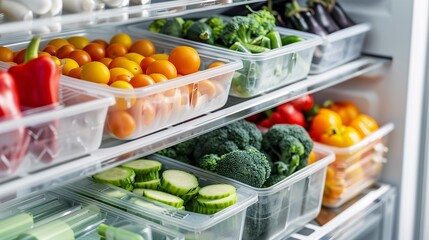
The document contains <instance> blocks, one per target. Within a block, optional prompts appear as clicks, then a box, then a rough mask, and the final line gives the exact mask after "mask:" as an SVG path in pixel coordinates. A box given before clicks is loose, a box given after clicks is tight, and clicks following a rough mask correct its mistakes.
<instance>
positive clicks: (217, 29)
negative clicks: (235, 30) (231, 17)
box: [205, 16, 225, 39]
mask: <svg viewBox="0 0 429 240" xmlns="http://www.w3.org/2000/svg"><path fill="white" fill-rule="evenodd" d="M205 23H206V24H207V25H209V27H211V28H212V30H213V35H214V37H215V39H218V38H220V36H221V35H222V31H223V28H224V27H225V24H224V22H223V19H222V18H221V17H220V16H212V17H210V18H209V19H207V20H206V21H205Z"/></svg>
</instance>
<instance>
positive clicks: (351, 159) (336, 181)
mask: <svg viewBox="0 0 429 240" xmlns="http://www.w3.org/2000/svg"><path fill="white" fill-rule="evenodd" d="M393 128H394V125H393V124H392V123H388V124H386V125H384V126H382V127H380V128H379V129H378V130H377V131H375V132H374V133H372V134H371V135H369V136H368V137H366V138H364V139H363V140H362V141H360V142H359V143H357V144H355V145H353V146H350V147H348V148H337V147H331V146H327V145H324V144H320V143H316V145H318V146H319V145H320V146H323V147H325V148H329V149H331V150H332V151H333V152H334V153H335V162H334V163H332V164H331V165H330V166H329V167H328V172H327V176H326V185H325V191H324V196H323V205H324V206H326V207H334V208H335V207H339V206H341V205H342V204H344V203H345V202H347V201H348V200H350V199H352V198H353V197H355V196H356V195H358V194H359V193H360V192H362V191H363V190H364V189H366V188H368V187H369V186H371V185H372V184H373V183H375V182H376V180H377V178H378V176H379V173H380V172H381V170H382V167H383V164H384V163H385V162H386V159H385V158H384V154H385V153H386V152H387V148H386V147H385V146H386V144H387V138H386V136H387V135H388V134H389V133H390V132H391V131H392V130H393Z"/></svg>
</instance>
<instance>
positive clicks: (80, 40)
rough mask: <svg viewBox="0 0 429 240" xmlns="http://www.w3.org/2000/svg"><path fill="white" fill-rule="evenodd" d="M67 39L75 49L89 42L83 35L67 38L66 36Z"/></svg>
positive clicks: (81, 47)
mask: <svg viewBox="0 0 429 240" xmlns="http://www.w3.org/2000/svg"><path fill="white" fill-rule="evenodd" d="M67 41H68V42H69V43H70V44H72V45H74V46H75V47H76V48H77V49H83V48H84V47H85V46H86V45H88V44H89V43H90V41H89V40H88V38H86V37H83V36H73V37H69V38H67Z"/></svg>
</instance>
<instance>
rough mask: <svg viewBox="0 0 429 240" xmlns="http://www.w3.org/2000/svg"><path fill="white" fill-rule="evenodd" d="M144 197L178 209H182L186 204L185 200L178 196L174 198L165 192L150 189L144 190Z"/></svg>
mask: <svg viewBox="0 0 429 240" xmlns="http://www.w3.org/2000/svg"><path fill="white" fill-rule="evenodd" d="M143 196H145V197H147V198H150V199H153V200H156V201H159V202H162V203H165V204H168V205H170V206H173V207H176V208H180V207H182V206H183V203H184V201H183V199H181V198H179V197H177V196H174V195H171V194H168V193H165V192H161V191H157V190H150V189H147V190H144V192H143Z"/></svg>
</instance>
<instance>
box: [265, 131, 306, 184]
mask: <svg viewBox="0 0 429 240" xmlns="http://www.w3.org/2000/svg"><path fill="white" fill-rule="evenodd" d="M262 149H263V151H264V152H266V153H267V154H268V155H269V156H270V159H271V160H272V161H273V162H277V161H281V162H283V163H286V164H287V165H288V170H287V173H286V174H285V175H286V176H289V175H291V174H292V173H294V172H295V171H296V170H299V169H301V168H303V167H305V166H306V165H307V161H308V156H309V155H310V152H311V150H312V149H313V141H312V140H311V138H310V136H309V135H308V133H307V132H306V131H305V129H304V128H303V127H301V126H298V125H289V124H278V125H274V126H273V127H272V128H270V130H268V132H267V133H266V134H265V135H264V137H263V141H262Z"/></svg>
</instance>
